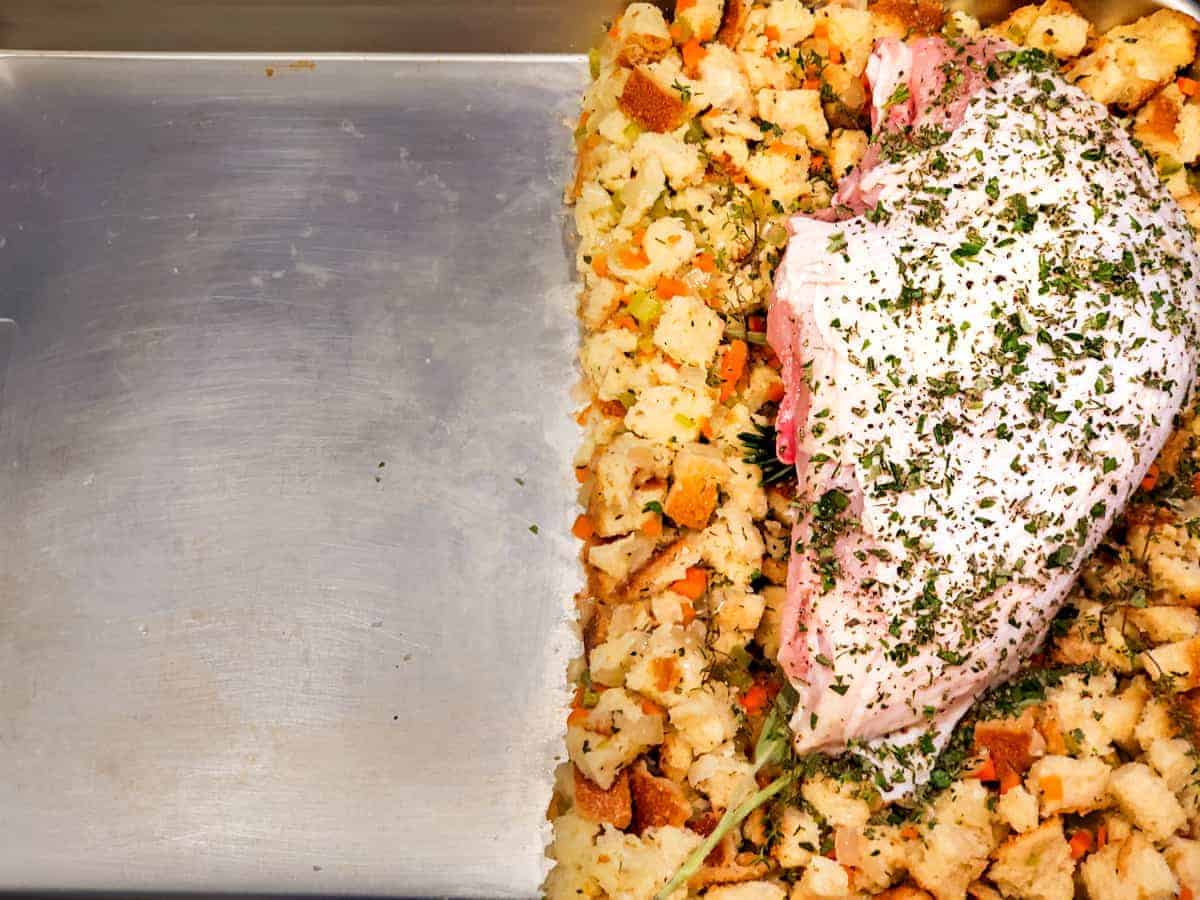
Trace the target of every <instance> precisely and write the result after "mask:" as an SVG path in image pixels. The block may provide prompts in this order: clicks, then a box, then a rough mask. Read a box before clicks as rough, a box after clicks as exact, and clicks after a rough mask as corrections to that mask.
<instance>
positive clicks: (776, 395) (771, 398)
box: [767, 381, 787, 403]
mask: <svg viewBox="0 0 1200 900" xmlns="http://www.w3.org/2000/svg"><path fill="white" fill-rule="evenodd" d="M785 394H787V388H785V387H784V386H783V382H782V381H772V382H771V386H770V387H768V388H767V401H768V402H770V403H778V402H779V401H780V400H782V399H783V398H784V395H785Z"/></svg>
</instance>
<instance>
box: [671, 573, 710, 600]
mask: <svg viewBox="0 0 1200 900" xmlns="http://www.w3.org/2000/svg"><path fill="white" fill-rule="evenodd" d="M671 590H673V591H674V592H675V593H677V594H683V596H685V597H687V598H688V599H689V600H699V599H700V598H701V597H703V596H704V592H705V591H707V590H708V573H707V572H705V571H704V570H703V569H701V568H699V567H698V566H693V567H692V568H690V569H688V570H687V574H686V575H685V576H684V577H683V578H680V579H679V580H678V581H676V582H673V583H672V584H671Z"/></svg>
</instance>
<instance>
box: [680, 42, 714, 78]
mask: <svg viewBox="0 0 1200 900" xmlns="http://www.w3.org/2000/svg"><path fill="white" fill-rule="evenodd" d="M682 52H683V67H684V68H685V69H687V70H688V71H689V72H695V71H696V69H698V68H699V66H700V63H701V62H702V61H703V60H704V57H706V56H707V55H708V51H707V50H705V49H704V45H703V44H701V43H700V41H698V40H697V39H696V38H692V39H691V40H690V41H688V42H687V43H686V44H684V45H683V51H682Z"/></svg>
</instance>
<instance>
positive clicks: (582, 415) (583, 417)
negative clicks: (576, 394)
mask: <svg viewBox="0 0 1200 900" xmlns="http://www.w3.org/2000/svg"><path fill="white" fill-rule="evenodd" d="M591 411H592V404H590V403H589V404H588V405H587V406H585V407H584V408H583V409H581V410H580V411H579V412H577V413H576V414H575V424H576V425H586V424H587V420H588V414H589V413H591Z"/></svg>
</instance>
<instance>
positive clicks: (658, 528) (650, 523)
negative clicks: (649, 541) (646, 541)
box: [641, 515, 663, 538]
mask: <svg viewBox="0 0 1200 900" xmlns="http://www.w3.org/2000/svg"><path fill="white" fill-rule="evenodd" d="M662 531H663V524H662V516H659V515H652V516H651V517H650V518H648V519H647V520H646V521H645V522H643V523H642V528H641V532H642V534H644V535H645V536H646V537H648V538H656V537H658V536H659V535H660V534H662Z"/></svg>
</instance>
